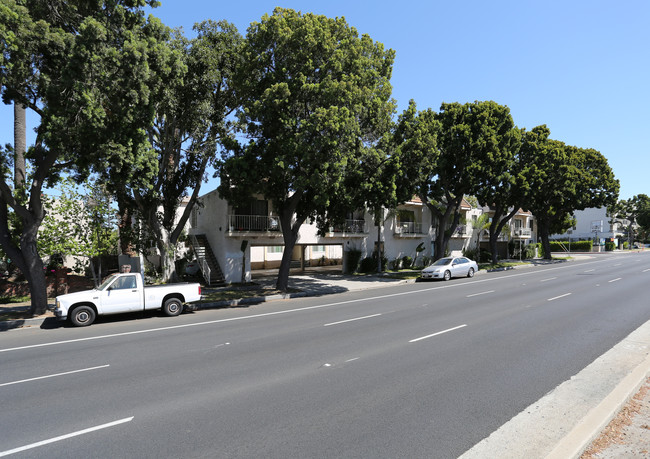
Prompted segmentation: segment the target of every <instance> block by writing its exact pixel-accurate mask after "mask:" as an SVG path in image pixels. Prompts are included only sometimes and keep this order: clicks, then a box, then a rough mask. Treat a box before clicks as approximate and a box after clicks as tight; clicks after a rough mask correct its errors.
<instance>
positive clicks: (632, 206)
mask: <svg viewBox="0 0 650 459" xmlns="http://www.w3.org/2000/svg"><path fill="white" fill-rule="evenodd" d="M647 209H650V198H649V197H648V196H647V195H645V194H639V195H636V196H632V197H631V198H630V199H626V200H620V201H618V202H617V203H616V204H615V205H613V206H611V207H610V208H609V209H608V215H609V216H610V217H611V218H612V221H611V222H610V223H614V222H615V221H619V222H620V220H623V222H622V223H627V227H626V229H627V233H628V243H629V245H630V248H631V247H632V243H633V239H634V227H635V226H636V224H637V223H638V224H639V225H640V226H641V227H642V228H643V227H644V225H641V224H640V223H639V221H638V218H639V216H641V218H642V219H643V216H642V215H644V214H645V212H647ZM646 228H647V226H646ZM646 231H647V229H646Z"/></svg>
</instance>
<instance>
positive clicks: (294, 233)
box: [219, 8, 394, 291]
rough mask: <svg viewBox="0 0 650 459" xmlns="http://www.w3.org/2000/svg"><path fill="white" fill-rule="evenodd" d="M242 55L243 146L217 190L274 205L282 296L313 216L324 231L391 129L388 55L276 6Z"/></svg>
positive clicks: (331, 25)
mask: <svg viewBox="0 0 650 459" xmlns="http://www.w3.org/2000/svg"><path fill="white" fill-rule="evenodd" d="M243 56H244V65H243V67H242V73H241V74H240V75H241V77H240V78H239V79H238V93H239V94H240V95H241V97H242V110H241V111H240V113H239V118H240V120H241V122H242V124H243V126H244V129H245V133H246V135H247V136H248V143H246V144H244V145H242V146H241V147H240V148H237V149H235V150H234V152H233V155H232V156H231V157H229V158H227V159H226V161H225V163H224V165H223V168H222V169H221V185H220V187H219V191H220V194H221V195H222V196H223V197H225V198H226V199H228V201H230V202H231V203H237V202H242V201H243V200H246V199H249V198H250V197H251V196H253V195H256V194H257V195H262V196H264V198H265V199H269V200H271V201H272V202H273V205H274V207H275V209H276V210H277V211H278V215H279V219H280V224H281V229H282V235H283V238H284V253H283V256H282V262H281V265H280V269H279V274H278V280H277V288H278V289H279V290H282V291H286V289H287V284H288V278H289V266H290V262H291V254H292V251H293V248H294V246H295V243H296V239H297V237H298V231H299V230H300V227H301V226H302V224H303V223H304V222H305V221H306V220H307V219H308V218H309V219H314V220H317V219H318V216H320V219H318V221H319V223H320V224H321V225H322V224H323V223H324V217H323V216H325V215H327V212H328V210H330V211H332V210H333V206H334V203H337V204H338V202H339V201H336V200H337V199H339V198H341V197H345V196H347V195H348V194H349V192H350V190H348V189H346V188H347V187H346V186H345V177H346V175H347V174H348V173H349V172H351V171H350V170H354V169H355V168H356V164H357V163H358V162H359V161H360V160H361V159H362V157H363V155H364V153H365V152H366V151H367V148H369V147H371V146H373V144H374V143H375V142H377V139H378V135H377V132H378V131H380V132H382V129H381V126H382V125H384V126H385V125H387V124H388V123H389V122H390V118H391V115H392V113H393V112H394V103H393V101H392V100H391V98H390V94H391V86H390V83H389V80H390V76H391V70H392V64H393V59H394V52H393V51H392V50H385V49H384V47H383V46H382V45H381V44H380V43H376V42H373V41H372V40H371V39H370V37H368V36H367V35H363V36H361V37H359V35H358V33H357V31H356V30H355V29H354V28H352V27H350V26H349V25H348V24H347V22H346V21H345V19H343V18H337V19H331V18H327V17H325V16H318V15H314V14H304V15H303V14H301V13H299V12H296V11H293V10H290V9H282V8H276V9H275V10H274V12H273V15H272V16H268V15H265V16H264V17H262V20H261V22H258V23H253V24H251V26H250V27H249V29H248V33H247V35H246V39H245V46H244V50H243ZM341 202H343V203H346V202H351V201H350V200H346V199H343V200H342V201H341Z"/></svg>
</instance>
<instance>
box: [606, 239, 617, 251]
mask: <svg viewBox="0 0 650 459" xmlns="http://www.w3.org/2000/svg"><path fill="white" fill-rule="evenodd" d="M615 247H616V246H615V245H614V243H613V242H612V241H605V251H606V252H611V251H612V250H614V248H615Z"/></svg>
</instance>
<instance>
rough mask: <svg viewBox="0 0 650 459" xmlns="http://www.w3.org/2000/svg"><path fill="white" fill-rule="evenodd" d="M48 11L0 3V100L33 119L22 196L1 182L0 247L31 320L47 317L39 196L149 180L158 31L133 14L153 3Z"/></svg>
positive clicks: (121, 0)
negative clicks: (22, 279) (11, 219)
mask: <svg viewBox="0 0 650 459" xmlns="http://www.w3.org/2000/svg"><path fill="white" fill-rule="evenodd" d="M50 3H51V2H50ZM50 3H48V2H42V1H27V2H23V1H15V0H6V1H4V0H3V2H2V3H0V36H1V37H3V39H2V40H0V47H1V48H2V49H1V51H2V52H0V90H1V91H2V100H3V102H4V103H14V104H16V103H18V104H20V105H22V106H24V107H25V108H26V110H28V111H31V112H34V113H35V114H36V115H37V118H38V119H39V125H38V126H37V128H36V141H35V144H34V145H33V146H32V147H31V148H30V149H29V150H28V152H27V154H26V155H25V159H26V162H27V168H28V169H29V170H30V171H31V177H29V179H28V180H26V181H25V184H26V186H25V187H24V188H23V187H17V188H15V189H12V182H13V180H11V179H10V178H9V177H7V175H5V176H4V177H3V178H4V180H3V181H2V182H0V241H1V242H2V246H3V249H4V251H5V252H6V253H7V255H8V256H10V257H11V259H12V261H13V262H15V263H16V265H17V266H18V267H19V268H20V269H21V271H22V272H23V273H24V274H25V276H26V278H27V281H28V282H29V286H30V290H31V293H32V312H34V313H40V312H43V311H44V310H45V308H46V307H47V297H46V285H45V278H44V276H43V269H42V260H41V259H40V256H39V251H38V245H37V241H36V238H37V234H38V228H39V226H40V224H41V222H42V220H43V218H44V216H45V211H44V209H43V202H42V200H41V195H42V190H43V187H44V186H49V187H53V186H54V185H55V184H56V183H57V181H58V180H59V179H60V178H61V177H62V176H64V175H65V173H66V172H67V173H71V174H73V175H74V176H75V178H76V179H78V180H79V181H82V180H83V179H84V178H86V177H88V176H89V175H90V174H91V172H92V171H93V170H95V171H97V170H102V171H104V170H109V169H110V170H111V172H112V173H113V174H116V175H117V174H123V175H126V174H130V173H131V171H137V176H138V177H140V178H141V179H142V181H143V182H146V181H147V179H149V178H151V177H153V175H155V172H156V171H155V170H154V168H153V167H148V165H149V164H150V160H151V159H152V156H151V154H150V153H151V149H150V146H149V140H148V138H147V135H146V132H145V128H146V126H147V125H148V124H150V122H151V120H152V117H153V111H154V110H153V100H152V98H151V97H150V95H151V92H152V87H153V86H155V85H156V84H157V83H160V80H159V79H158V71H160V70H161V69H162V66H161V65H159V63H160V61H159V60H158V58H159V57H160V56H161V55H163V53H162V52H161V51H162V50H161V49H160V48H159V46H158V45H159V43H160V42H161V39H162V38H163V37H164V35H165V33H166V30H167V29H166V28H164V27H163V26H162V25H161V24H160V22H159V21H158V20H156V19H151V20H149V21H148V20H147V19H146V18H145V15H144V11H143V7H144V6H145V5H149V6H155V5H156V2H155V1H154V0H138V1H135V2H134V1H125V0H116V1H111V2H104V1H101V2H87V1H82V0H68V1H66V2H56V5H54V6H53V5H51V4H50ZM6 153H7V151H5V150H3V151H2V152H1V155H2V157H1V158H0V164H2V167H1V169H2V170H4V171H6V170H7V169H8V168H7V165H9V164H11V160H12V158H10V157H9V155H7V154H6ZM131 176H132V175H131ZM10 209H11V210H10ZM10 212H14V213H15V215H17V216H18V217H19V219H20V221H19V224H18V225H17V226H15V229H16V230H17V231H19V232H20V246H17V245H16V244H15V243H13V242H12V239H11V236H12V228H11V227H10V225H9V223H8V219H7V218H4V217H5V216H7V215H8V214H9V213H10Z"/></svg>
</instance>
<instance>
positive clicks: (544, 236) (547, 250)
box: [539, 222, 552, 260]
mask: <svg viewBox="0 0 650 459" xmlns="http://www.w3.org/2000/svg"><path fill="white" fill-rule="evenodd" d="M539 232H540V235H539V237H540V239H541V240H542V250H543V251H544V259H545V260H551V259H552V257H551V243H550V242H549V240H548V223H546V222H540V224H539Z"/></svg>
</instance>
